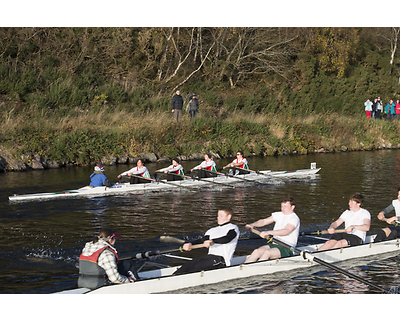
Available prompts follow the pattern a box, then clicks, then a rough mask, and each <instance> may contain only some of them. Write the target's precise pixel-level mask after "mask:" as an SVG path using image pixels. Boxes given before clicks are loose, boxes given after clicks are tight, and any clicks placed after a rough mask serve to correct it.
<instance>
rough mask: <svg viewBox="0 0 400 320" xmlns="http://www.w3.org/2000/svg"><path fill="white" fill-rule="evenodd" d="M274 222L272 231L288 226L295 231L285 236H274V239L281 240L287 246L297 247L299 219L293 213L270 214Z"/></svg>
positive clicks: (279, 212)
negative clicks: (292, 227)
mask: <svg viewBox="0 0 400 320" xmlns="http://www.w3.org/2000/svg"><path fill="white" fill-rule="evenodd" d="M272 217H273V218H274V221H275V226H274V230H281V229H285V227H286V226H287V225H288V224H292V225H294V226H295V229H294V230H293V231H292V232H291V233H289V234H288V235H286V236H274V238H276V239H278V240H281V241H282V242H284V243H286V244H287V245H289V246H292V247H295V246H296V245H297V238H298V237H299V230H300V219H299V217H298V216H297V214H295V213H294V212H293V213H292V214H289V215H286V214H283V212H282V211H278V212H274V213H272Z"/></svg>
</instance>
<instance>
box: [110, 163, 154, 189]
mask: <svg viewBox="0 0 400 320" xmlns="http://www.w3.org/2000/svg"><path fill="white" fill-rule="evenodd" d="M122 176H128V177H131V179H130V183H131V184H136V183H150V182H151V181H152V180H151V177H150V173H149V170H147V168H146V167H145V166H144V164H143V160H142V159H138V161H137V163H136V167H133V168H132V169H130V170H128V171H125V172H122V173H121V174H120V175H118V179H121V177H122ZM138 176H140V177H143V179H141V178H138ZM147 179H148V180H147Z"/></svg>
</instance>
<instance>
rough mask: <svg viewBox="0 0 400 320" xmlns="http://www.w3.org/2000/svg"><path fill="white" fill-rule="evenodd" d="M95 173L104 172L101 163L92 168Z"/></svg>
mask: <svg viewBox="0 0 400 320" xmlns="http://www.w3.org/2000/svg"><path fill="white" fill-rule="evenodd" d="M94 171H95V172H104V167H103V164H102V163H97V164H96V165H95V167H94Z"/></svg>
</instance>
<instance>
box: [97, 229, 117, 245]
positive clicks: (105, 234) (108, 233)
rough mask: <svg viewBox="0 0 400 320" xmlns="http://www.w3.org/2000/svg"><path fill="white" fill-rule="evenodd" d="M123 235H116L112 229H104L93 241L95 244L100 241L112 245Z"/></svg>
mask: <svg viewBox="0 0 400 320" xmlns="http://www.w3.org/2000/svg"><path fill="white" fill-rule="evenodd" d="M120 237H121V235H119V234H118V233H115V232H114V231H113V230H112V229H110V228H102V229H100V231H99V235H98V236H97V237H95V238H94V239H93V243H96V242H97V241H98V240H101V239H102V240H104V241H106V242H108V243H110V244H111V245H113V244H114V243H115V239H116V238H120Z"/></svg>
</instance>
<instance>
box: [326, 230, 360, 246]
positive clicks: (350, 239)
mask: <svg viewBox="0 0 400 320" xmlns="http://www.w3.org/2000/svg"><path fill="white" fill-rule="evenodd" d="M331 239H333V240H336V241H339V240H343V239H344V240H346V241H347V243H348V244H349V246H357V245H360V244H362V242H363V241H362V239H361V238H360V237H358V236H356V235H354V234H348V233H335V234H334V235H333V236H332V238H331Z"/></svg>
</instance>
